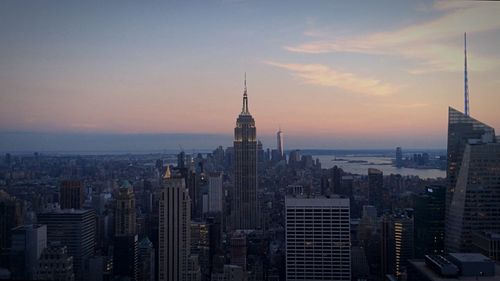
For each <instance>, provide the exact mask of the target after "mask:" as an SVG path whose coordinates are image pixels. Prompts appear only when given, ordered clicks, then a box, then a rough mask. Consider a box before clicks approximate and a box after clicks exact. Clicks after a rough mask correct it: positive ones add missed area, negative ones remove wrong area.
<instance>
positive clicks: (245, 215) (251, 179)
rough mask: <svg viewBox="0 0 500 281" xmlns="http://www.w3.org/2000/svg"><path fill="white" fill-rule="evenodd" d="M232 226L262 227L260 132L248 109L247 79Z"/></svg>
mask: <svg viewBox="0 0 500 281" xmlns="http://www.w3.org/2000/svg"><path fill="white" fill-rule="evenodd" d="M231 212H232V218H233V224H232V226H233V229H257V228H259V223H258V222H259V219H258V205H257V135H256V128H255V121H254V119H253V117H252V115H251V114H250V112H249V111H248V96H247V86H246V79H245V90H244V93H243V108H242V110H241V113H240V115H239V116H238V119H237V120H236V128H234V189H233V196H232V208H231Z"/></svg>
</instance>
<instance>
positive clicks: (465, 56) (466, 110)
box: [464, 32, 469, 116]
mask: <svg viewBox="0 0 500 281" xmlns="http://www.w3.org/2000/svg"><path fill="white" fill-rule="evenodd" d="M464 99H465V100H464V103H465V104H464V105H465V115H466V116H469V80H468V79H467V33H466V32H465V33H464Z"/></svg>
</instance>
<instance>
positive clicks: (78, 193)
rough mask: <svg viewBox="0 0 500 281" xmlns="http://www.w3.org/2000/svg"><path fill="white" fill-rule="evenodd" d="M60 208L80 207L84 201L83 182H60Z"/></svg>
mask: <svg viewBox="0 0 500 281" xmlns="http://www.w3.org/2000/svg"><path fill="white" fill-rule="evenodd" d="M60 193H61V202H60V203H61V209H81V208H82V207H83V202H85V197H84V191H83V183H82V182H81V181H79V180H65V181H63V182H61V189H60Z"/></svg>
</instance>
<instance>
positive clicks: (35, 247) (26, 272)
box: [10, 224, 47, 280]
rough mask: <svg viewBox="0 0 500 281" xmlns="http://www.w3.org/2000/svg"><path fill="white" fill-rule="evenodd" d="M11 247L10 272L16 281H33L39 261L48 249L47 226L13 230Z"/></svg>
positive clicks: (39, 225) (33, 225) (23, 227)
mask: <svg viewBox="0 0 500 281" xmlns="http://www.w3.org/2000/svg"><path fill="white" fill-rule="evenodd" d="M11 239H12V243H11V247H10V264H11V266H10V271H11V273H12V277H13V278H14V279H28V280H32V279H33V278H34V276H35V273H36V271H37V267H38V259H39V258H40V256H41V254H42V251H43V250H44V249H45V247H47V226H45V225H41V224H29V225H22V226H18V227H16V228H14V229H12V237H11Z"/></svg>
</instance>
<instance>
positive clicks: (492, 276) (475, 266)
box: [407, 253, 500, 281]
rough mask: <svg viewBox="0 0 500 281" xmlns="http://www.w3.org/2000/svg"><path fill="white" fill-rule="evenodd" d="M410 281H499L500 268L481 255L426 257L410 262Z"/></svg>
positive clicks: (460, 254)
mask: <svg viewBox="0 0 500 281" xmlns="http://www.w3.org/2000/svg"><path fill="white" fill-rule="evenodd" d="M407 280H408V281H453V280H461V281H477V280H479V281H499V280H500V266H499V265H498V264H495V262H494V261H493V260H491V259H489V258H487V257H485V256H483V255H481V254H477V253H450V254H448V255H426V256H425V259H424V260H410V261H409V263H408V278H407Z"/></svg>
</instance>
